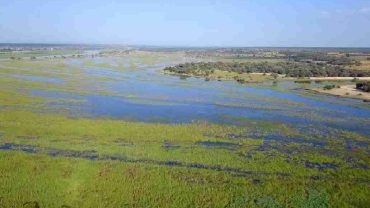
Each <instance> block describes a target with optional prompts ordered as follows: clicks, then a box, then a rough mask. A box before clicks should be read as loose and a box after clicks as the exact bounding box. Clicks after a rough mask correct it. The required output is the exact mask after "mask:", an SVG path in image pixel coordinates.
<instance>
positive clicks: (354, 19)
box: [0, 0, 370, 47]
mask: <svg viewBox="0 0 370 208" xmlns="http://www.w3.org/2000/svg"><path fill="white" fill-rule="evenodd" d="M0 43H87V44H94V43H97V44H125V45H126V44H127V45H155V46H189V47H193V46H221V47H227V46H236V47H243V46H244V47H248V46H249V47H256V46H272V47H280V46H287V47H370V0H186V1H185V0H184V1H180V0H167V1H164V0H131V1H128V0H0Z"/></svg>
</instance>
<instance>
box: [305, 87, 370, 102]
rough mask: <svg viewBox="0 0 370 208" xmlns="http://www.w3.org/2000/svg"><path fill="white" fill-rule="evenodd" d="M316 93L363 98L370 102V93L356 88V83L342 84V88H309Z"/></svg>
mask: <svg viewBox="0 0 370 208" xmlns="http://www.w3.org/2000/svg"><path fill="white" fill-rule="evenodd" d="M307 90H309V91H312V92H315V93H321V94H326V95H333V96H337V97H345V98H354V99H361V100H364V101H367V102H370V93H368V92H364V91H361V90H358V89H356V86H355V85H342V86H340V88H333V89H329V90H325V89H322V88H313V89H307Z"/></svg>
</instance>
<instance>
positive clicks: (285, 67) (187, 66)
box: [164, 62, 370, 77]
mask: <svg viewBox="0 0 370 208" xmlns="http://www.w3.org/2000/svg"><path fill="white" fill-rule="evenodd" d="M164 70H165V71H169V72H173V73H177V74H184V75H185V74H187V75H207V74H210V73H213V71H214V70H222V71H230V72H237V73H276V74H281V75H286V76H287V77H367V76H370V71H363V70H354V69H347V68H345V67H343V66H340V65H331V64H322V63H302V62H277V63H272V62H234V63H228V62H207V63H206V62H199V63H184V64H178V65H176V66H173V67H166V68H165V69H164Z"/></svg>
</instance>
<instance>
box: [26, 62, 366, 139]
mask: <svg viewBox="0 0 370 208" xmlns="http://www.w3.org/2000/svg"><path fill="white" fill-rule="evenodd" d="M99 61H100V62H102V61H103V62H104V59H103V60H99ZM68 64H71V65H74V66H79V67H80V68H81V73H82V74H84V76H85V77H87V78H86V82H87V83H89V84H90V85H91V91H89V93H88V94H84V95H81V94H79V93H65V92H56V91H46V90H32V91H31V94H32V95H34V96H41V97H44V98H48V99H51V100H52V99H60V98H63V99H76V100H81V101H83V102H70V103H69V102H57V101H56V102H50V103H49V106H48V108H49V109H50V110H67V111H68V112H69V113H70V115H71V116H88V117H110V118H115V119H125V120H135V121H145V122H164V123H190V122H194V121H199V120H202V121H208V122H213V123H221V124H236V125H243V124H244V123H245V121H248V120H253V119H258V120H267V121H275V122H281V123H286V124H288V125H299V126H300V127H301V126H305V125H307V126H310V127H311V128H312V126H313V127H315V126H317V127H323V126H327V127H330V128H335V129H343V130H349V131H354V132H357V133H360V134H363V135H370V130H369V124H370V107H369V104H367V103H364V102H363V101H361V100H355V99H347V98H336V97H332V96H327V95H317V94H311V93H308V92H305V91H304V90H302V88H303V87H304V85H309V84H298V83H294V82H292V81H282V82H278V83H271V82H266V83H261V84H244V85H242V84H239V83H237V82H234V81H216V80H215V81H205V80H204V79H202V78H186V79H181V78H179V77H177V76H173V75H166V74H163V72H162V70H161V69H163V67H164V66H168V65H171V64H174V63H173V62H163V63H158V64H152V65H145V64H139V63H137V64H136V65H135V67H136V68H135V69H126V70H118V69H117V68H116V67H112V68H110V67H107V66H104V67H101V68H99V67H96V66H94V67H88V66H82V65H81V63H79V62H78V61H70V62H68ZM127 65H128V64H127V63H126V64H125V65H124V66H127ZM99 78H102V79H99ZM103 78H104V79H103ZM40 81H42V80H40ZM45 81H50V80H45ZM58 84H61V83H59V82H58ZM65 84H67V83H65ZM312 85H320V84H319V83H312ZM97 88H98V89H104V92H105V93H101V91H99V93H98V92H97V91H94V90H93V89H97Z"/></svg>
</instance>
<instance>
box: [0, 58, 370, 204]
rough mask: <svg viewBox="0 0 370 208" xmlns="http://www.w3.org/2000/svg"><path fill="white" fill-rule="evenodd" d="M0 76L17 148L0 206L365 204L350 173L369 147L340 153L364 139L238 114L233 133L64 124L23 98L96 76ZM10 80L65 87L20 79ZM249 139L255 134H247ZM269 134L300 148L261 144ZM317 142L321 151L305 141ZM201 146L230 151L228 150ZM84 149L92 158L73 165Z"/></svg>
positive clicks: (7, 155) (355, 174)
mask: <svg viewBox="0 0 370 208" xmlns="http://www.w3.org/2000/svg"><path fill="white" fill-rule="evenodd" d="M146 56H148V55H147V54H146V55H143V54H140V53H139V54H134V55H133V59H137V61H135V62H133V63H141V64H156V63H157V62H160V61H163V60H167V59H174V57H171V56H170V57H166V56H164V55H158V54H156V55H153V56H150V57H146ZM144 57H146V58H144ZM116 63H119V61H117V62H115V64H116ZM89 64H90V63H88V64H87V65H89ZM116 65H117V64H116ZM118 65H119V64H118ZM106 66H107V67H108V65H106ZM100 67H103V65H101V66H100ZM0 70H1V71H0V73H1V75H2V76H1V77H0V146H3V145H4V144H12V145H14V146H16V145H18V147H24V148H23V150H22V148H18V149H17V148H15V149H12V150H0V207H27V206H29V207H32V206H33V207H37V206H36V205H38V206H39V207H366V206H367V205H368V204H369V203H370V200H369V197H368V196H369V194H370V189H369V186H368V181H369V180H370V175H369V171H368V169H364V168H358V167H362V166H366V165H367V166H369V164H370V159H369V157H368V147H367V146H356V147H355V148H354V149H353V150H347V149H346V146H345V141H346V140H349V141H351V142H364V141H365V142H366V141H368V137H366V136H362V135H358V134H356V133H353V132H346V131H338V132H337V131H335V130H334V129H330V128H327V130H328V131H329V133H332V134H333V135H334V136H323V137H317V136H315V135H313V134H312V135H302V134H300V133H299V131H297V129H294V128H293V127H291V126H288V125H285V124H283V123H277V122H269V121H256V120H251V119H243V118H239V117H235V118H234V119H235V120H237V121H238V122H239V123H240V124H241V125H240V126H231V125H216V124H212V123H207V122H194V123H190V124H161V123H143V122H132V121H123V120H114V119H109V118H82V117H74V118H71V117H68V116H67V115H65V114H63V113H47V112H48V111H47V107H46V105H47V104H48V103H50V102H53V100H50V99H43V98H39V97H34V96H30V95H29V93H28V91H29V90H32V89H42V90H53V91H60V92H74V93H77V94H84V93H85V94H88V93H90V92H91V91H92V90H91V86H92V85H91V83H94V82H96V81H97V80H96V79H94V78H92V77H89V76H87V75H85V74H84V73H82V72H81V71H80V69H79V68H78V67H76V66H74V65H69V64H68V63H65V62H59V61H58V62H50V60H42V61H39V60H37V61H26V60H20V61H14V62H11V61H9V62H8V61H4V62H3V63H1V64H0ZM114 70H121V69H114ZM125 70H126V69H123V71H122V73H125ZM14 74H22V75H31V76H44V77H56V78H60V79H63V80H64V81H65V82H64V84H62V85H56V84H50V83H49V84H48V83H43V82H34V81H26V80H21V79H17V78H14V77H12V76H11V75H14ZM87 81H91V83H89V82H87ZM93 91H94V92H98V93H102V94H103V93H106V91H104V89H93ZM54 101H58V102H71V103H79V102H83V100H73V99H63V98H60V99H56V100H54ZM274 102H275V101H274ZM295 105H297V104H296V103H292V104H291V106H292V107H294V106H295ZM255 130H258V131H259V132H260V133H261V135H260V136H257V137H253V138H252V137H250V136H245V135H249V134H248V133H250V132H253V131H255ZM271 133H274V134H278V135H282V136H284V137H288V136H291V137H293V138H301V139H306V140H307V141H308V142H306V143H305V142H300V141H298V140H294V139H292V140H291V141H288V142H283V141H280V140H276V141H275V140H271V141H268V140H263V138H262V136H263V135H265V134H271ZM230 135H236V136H234V137H232V136H230ZM239 135H240V136H241V137H240V138H239V137H237V136H239ZM320 141H325V142H326V144H324V145H323V146H320V147H317V146H315V145H313V144H312V143H310V142H320ZM198 142H209V143H212V142H214V143H216V144H224V143H225V144H234V146H233V147H234V148H227V147H223V146H222V145H221V146H216V147H207V146H202V145H199V144H198ZM217 142H218V143H217ZM165 144H171V145H173V146H174V147H173V148H172V147H171V146H170V147H168V148H166V147H165ZM27 148H28V150H29V149H32V150H34V151H35V152H33V153H32V152H31V153H29V152H27ZM3 149H4V148H3ZM56 150H58V151H60V152H62V153H63V152H66V153H71V152H75V153H78V154H75V155H68V154H65V155H63V154H59V155H57V156H54V157H52V156H51V155H50V151H56ZM91 152H93V154H96V155H97V156H98V158H99V159H98V160H90V159H88V158H87V157H83V156H81V155H82V154H83V153H86V154H89V153H91ZM79 154H81V155H79ZM105 156H110V157H117V158H121V160H111V159H107V157H105ZM348 158H352V160H348ZM308 162H309V164H319V165H324V164H335V165H336V169H333V168H324V169H322V170H320V169H319V168H308V167H306V163H308ZM171 164H181V165H172V166H171ZM354 166H358V167H357V168H356V167H354ZM242 173H243V174H242Z"/></svg>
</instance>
